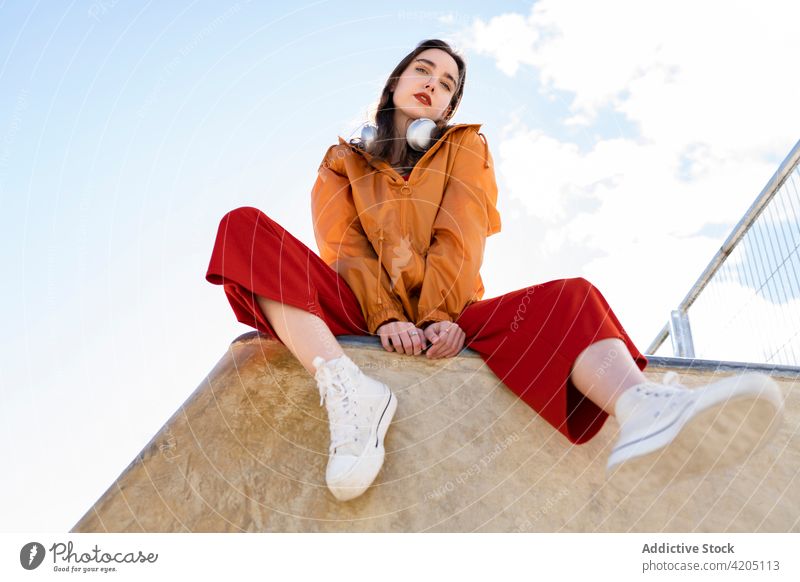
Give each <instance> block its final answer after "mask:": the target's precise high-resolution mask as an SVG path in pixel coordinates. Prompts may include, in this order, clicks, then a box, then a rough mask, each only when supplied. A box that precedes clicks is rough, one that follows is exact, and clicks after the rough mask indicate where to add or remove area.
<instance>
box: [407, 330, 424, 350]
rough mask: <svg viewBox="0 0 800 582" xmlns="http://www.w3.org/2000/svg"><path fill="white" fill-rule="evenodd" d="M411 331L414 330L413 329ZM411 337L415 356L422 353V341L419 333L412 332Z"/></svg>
mask: <svg viewBox="0 0 800 582" xmlns="http://www.w3.org/2000/svg"><path fill="white" fill-rule="evenodd" d="M411 331H414V330H413V329H412V330H411ZM408 335H409V336H410V337H411V346H412V348H413V352H412V353H413V354H414V355H415V356H417V355H419V354H420V353H422V343H421V342H420V340H419V333H411V332H409V334H408Z"/></svg>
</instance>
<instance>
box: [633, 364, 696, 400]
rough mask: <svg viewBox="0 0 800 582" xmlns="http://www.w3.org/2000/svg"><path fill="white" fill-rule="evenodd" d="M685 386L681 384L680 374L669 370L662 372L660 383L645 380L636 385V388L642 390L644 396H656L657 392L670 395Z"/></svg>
mask: <svg viewBox="0 0 800 582" xmlns="http://www.w3.org/2000/svg"><path fill="white" fill-rule="evenodd" d="M651 388H655V389H657V390H651ZM685 388H686V387H685V386H684V385H683V384H681V381H680V376H679V375H678V374H677V373H676V372H673V371H672V370H670V371H668V372H666V373H665V374H664V376H663V377H662V378H661V382H660V383H658V382H647V383H645V384H642V385H640V386H639V387H637V390H638V391H639V392H642V393H643V394H644V395H645V396H650V395H655V396H658V395H659V394H665V395H671V394H674V393H675V392H677V391H679V390H683V389H685Z"/></svg>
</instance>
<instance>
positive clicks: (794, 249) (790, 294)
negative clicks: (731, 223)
mask: <svg viewBox="0 0 800 582" xmlns="http://www.w3.org/2000/svg"><path fill="white" fill-rule="evenodd" d="M799 161H800V141H798V142H797V143H796V144H795V146H794V147H793V148H792V151H791V152H790V153H789V155H788V156H787V157H786V159H785V160H784V161H783V162H782V163H781V165H780V167H779V168H778V169H777V171H776V172H775V174H773V176H772V178H770V180H769V182H767V185H766V186H765V187H764V189H763V190H762V191H761V193H760V194H759V195H758V197H757V198H756V200H755V202H754V203H753V204H752V205H751V206H750V208H749V209H748V210H747V212H746V213H745V215H744V216H743V217H742V219H741V220H740V221H739V223H738V224H737V225H736V226H735V227H734V228H733V231H732V232H731V234H730V235H729V236H728V238H727V240H726V241H725V242H724V243H723V245H722V247H720V249H719V251H718V252H717V254H716V255H715V256H714V258H713V259H711V262H710V263H709V264H708V266H707V267H706V269H705V270H704V271H703V273H702V274H701V275H700V278H699V279H698V280H697V281H696V282H695V283H694V285H693V286H692V288H691V289H690V290H689V292H688V293H687V294H686V297H685V298H684V299H683V301H681V303H680V305H678V307H677V308H676V309H674V310H673V311H672V312H671V314H670V318H669V320H668V321H667V323H666V324H665V325H664V327H663V328H662V329H661V331H660V332H659V333H658V335H656V337H655V339H654V340H653V341H652V343H651V344H650V346H649V347H648V348H647V350H646V353H647V354H652V355H667V354H664V353H663V352H664V349H663V348H664V347H665V346H666V345H668V344H664V342H665V340H666V339H667V337H668V336H669V337H670V338H671V340H672V352H673V353H672V354H671V355H673V356H677V357H686V358H694V357H695V352H697V353H698V354H699V355H700V357H703V358H708V359H726V360H738V361H748V362H763V363H771V364H781V365H792V366H799V365H800V256H799V253H798V247H800V220H799V217H800V195H799V194H798V192H800V168H799V167H798V162H799ZM690 309H691V313H690ZM690 321H691V325H690ZM659 348H662V353H661V354H657V351H658V350H659Z"/></svg>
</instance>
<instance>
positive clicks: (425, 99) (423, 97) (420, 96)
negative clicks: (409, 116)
mask: <svg viewBox="0 0 800 582" xmlns="http://www.w3.org/2000/svg"><path fill="white" fill-rule="evenodd" d="M414 97H416V98H417V101H420V102H421V103H424V104H425V105H427V106H429V107H430V104H431V98H430V97H429V96H428V95H426V94H425V93H414Z"/></svg>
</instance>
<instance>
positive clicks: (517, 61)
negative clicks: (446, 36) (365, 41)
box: [460, 0, 800, 354]
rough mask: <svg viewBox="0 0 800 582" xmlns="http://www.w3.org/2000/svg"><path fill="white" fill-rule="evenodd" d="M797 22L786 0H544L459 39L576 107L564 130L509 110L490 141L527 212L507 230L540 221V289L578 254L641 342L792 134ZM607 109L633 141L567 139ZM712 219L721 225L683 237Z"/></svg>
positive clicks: (509, 192)
mask: <svg viewBox="0 0 800 582" xmlns="http://www.w3.org/2000/svg"><path fill="white" fill-rule="evenodd" d="M798 16H800V7H799V6H798V5H797V4H795V3H789V2H760V3H746V2H728V3H725V5H724V11H720V5H719V4H716V3H698V2H687V1H678V2H668V3H667V2H664V3H661V4H659V5H656V4H654V3H651V2H648V3H642V2H635V1H626V0H614V1H610V2H603V3H597V2H583V1H577V0H541V1H540V2H537V3H536V4H534V5H533V6H532V8H531V10H530V13H529V14H527V15H523V14H503V15H501V16H497V17H494V18H491V19H490V20H488V21H481V20H478V21H476V22H475V23H474V24H472V25H471V26H470V27H469V28H468V29H467V30H465V31H462V33H461V35H460V37H461V45H462V46H463V47H464V48H465V49H466V50H468V51H469V52H471V53H473V54H486V55H489V56H491V57H492V58H494V59H495V62H496V66H497V67H498V69H500V70H501V71H503V72H504V73H506V74H507V75H509V76H515V75H518V74H524V75H531V74H534V73H538V75H539V79H540V82H541V87H540V90H541V91H542V93H543V95H542V97H544V99H545V100H548V99H549V100H555V99H563V98H564V97H563V95H566V96H567V98H569V99H570V102H569V107H568V110H569V114H568V115H565V116H564V117H563V119H561V120H558V121H560V122H561V123H562V124H563V127H564V131H563V133H562V134H559V135H553V134H552V133H553V132H552V131H551V133H550V134H548V133H546V132H545V131H543V130H541V129H538V128H531V127H527V126H526V125H525V123H524V122H522V121H520V120H519V119H517V118H516V117H515V116H512V118H511V119H510V122H509V125H508V127H507V128H506V129H505V130H504V132H503V133H504V135H503V136H502V139H501V140H500V141H499V142H498V143H497V145H495V157H496V160H497V167H498V176H499V179H501V180H502V181H503V183H504V184H505V186H506V190H505V191H504V197H505V198H507V199H510V200H513V201H515V202H518V203H519V204H520V205H521V206H522V207H523V208H524V209H526V210H527V213H528V215H527V217H522V218H521V219H520V220H519V221H516V220H511V221H508V222H507V224H508V225H514V226H515V227H517V228H525V225H526V223H527V224H532V223H533V222H536V223H539V222H540V223H541V224H542V225H543V228H542V229H536V231H535V232H534V233H533V234H528V236H529V238H531V239H532V240H531V243H532V244H531V254H532V258H531V260H532V261H534V262H535V263H536V264H537V265H547V267H546V269H549V271H547V270H546V271H545V272H543V273H542V275H543V277H544V280H546V279H550V278H557V277H563V276H574V275H576V274H577V273H574V272H573V273H564V272H563V270H560V265H561V264H563V263H565V262H569V258H568V257H566V256H565V255H566V253H569V252H575V250H576V249H579V248H581V247H583V248H585V251H583V250H581V256H583V257H584V258H585V261H586V262H585V263H584V264H582V265H581V267H580V268H581V273H580V274H581V275H582V276H585V277H586V278H588V279H589V280H591V281H593V282H594V283H595V284H596V285H598V287H599V288H601V290H603V291H604V293H605V295H606V298H607V299H609V301H610V303H611V304H612V307H614V308H615V310H616V311H617V313H618V315H620V318H621V319H622V321H623V324H629V325H630V328H629V332H630V333H631V335H634V333H637V334H638V337H640V338H641V337H646V338H647V341H648V342H649V339H650V338H652V337H653V336H654V335H655V333H656V332H657V331H658V329H659V328H660V327H661V325H662V324H663V323H664V322H665V321H666V320H667V317H668V314H669V310H670V309H672V308H674V307H675V306H676V305H677V303H678V302H679V301H680V300H681V299H683V297H684V295H685V294H686V292H687V291H688V290H689V288H690V286H691V284H692V283H693V282H694V281H695V280H696V279H697V277H698V276H699V275H700V273H701V272H702V270H703V269H704V268H705V266H706V265H707V264H708V262H709V261H710V260H711V258H712V256H713V255H714V253H715V252H716V251H717V250H718V248H719V246H720V244H721V243H722V242H723V241H724V239H725V238H726V237H727V234H728V232H729V231H730V229H731V228H732V227H733V225H735V224H736V223H737V222H738V221H739V219H740V218H741V216H742V215H743V213H744V212H745V211H746V210H747V208H748V207H749V206H750V204H752V202H753V200H754V199H755V197H756V196H757V195H758V193H759V192H760V191H761V189H762V188H763V186H764V184H765V183H766V182H767V180H768V179H769V178H770V176H771V175H772V173H773V172H774V171H775V170H776V169H777V167H776V164H775V161H774V160H775V158H778V159H782V158H783V157H784V156H786V155H787V154H788V152H789V149H790V148H791V147H792V146H793V145H794V143H795V141H796V140H797V137H798V134H800V123H798V116H797V114H796V108H797V103H798V102H800V84H798V83H797V82H796V80H795V79H794V77H793V75H792V74H791V72H790V71H792V70H793V68H794V61H793V58H794V57H793V56H792V55H796V54H800V36H798V35H797V34H796V22H797V21H798V18H797V17H798ZM601 115H602V116H606V117H600V116H601ZM608 115H611V116H612V121H613V116H617V118H618V119H619V120H620V122H624V126H626V127H634V128H635V129H636V132H637V134H636V135H635V136H630V135H623V133H622V131H620V135H619V136H616V137H610V138H602V139H597V140H595V142H594V143H593V144H592V145H591V147H590V149H588V150H587V148H586V146H585V145H583V146H582V147H581V146H580V145H579V144H577V143H574V142H573V141H572V140H571V139H570V138H569V137H568V136H569V135H572V134H573V133H574V128H575V127H580V126H585V127H586V131H591V130H592V126H593V125H594V124H595V123H596V122H598V120H599V119H600V120H603V121H607V116H608ZM620 126H623V124H622V123H621V124H620ZM584 136H585V134H584ZM707 223H723V224H729V225H730V228H728V231H727V232H725V233H724V234H723V235H720V236H718V237H716V238H713V239H712V238H709V237H706V236H693V235H692V233H696V232H698V231H699V230H701V228H702V227H703V225H704V224H707ZM533 230H534V229H530V230H529V231H528V232H529V233H530V232H531V231H533ZM533 239H535V240H533ZM559 255H561V260H559ZM735 295H736V293H732V297H733V296H735ZM612 298H613V301H612ZM756 320H757V319H756ZM645 325H646V326H647V327H646V328H645ZM631 328H632V329H631ZM645 347H646V346H641V348H642V349H643V348H645ZM737 353H739V354H741V350H738V351H737Z"/></svg>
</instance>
